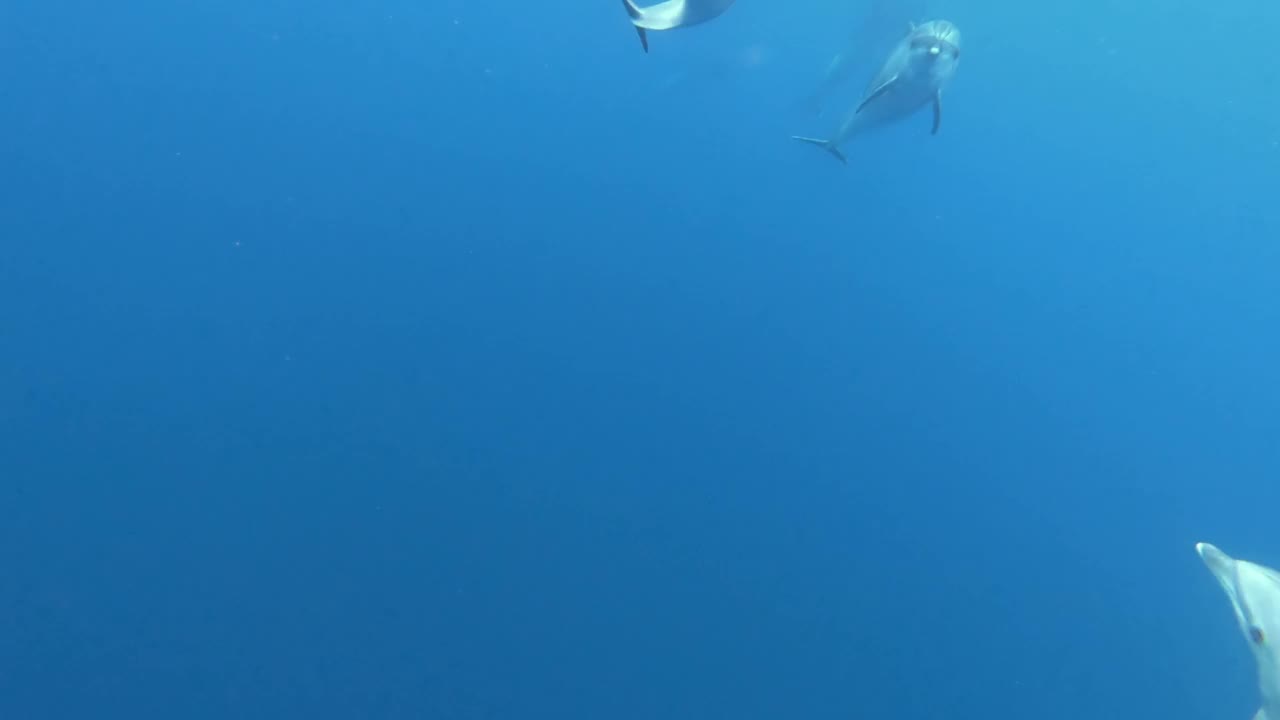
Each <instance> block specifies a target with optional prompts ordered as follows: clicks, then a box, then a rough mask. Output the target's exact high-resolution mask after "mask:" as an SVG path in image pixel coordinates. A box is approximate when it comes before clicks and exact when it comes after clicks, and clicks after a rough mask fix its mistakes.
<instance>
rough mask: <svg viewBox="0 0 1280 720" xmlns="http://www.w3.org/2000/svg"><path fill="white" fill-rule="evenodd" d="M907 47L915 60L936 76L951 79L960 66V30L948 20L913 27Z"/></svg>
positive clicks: (933, 21)
mask: <svg viewBox="0 0 1280 720" xmlns="http://www.w3.org/2000/svg"><path fill="white" fill-rule="evenodd" d="M907 45H908V47H909V48H910V52H911V55H912V56H913V59H914V60H915V61H916V62H918V63H920V64H922V65H924V66H926V67H928V68H929V71H930V72H931V73H933V74H935V75H941V76H947V77H949V76H950V75H952V74H953V73H954V72H955V71H956V67H957V66H958V65H959V64H960V30H959V29H957V28H956V26H955V25H952V24H951V23H949V22H947V21H946V20H930V21H929V22H927V23H923V24H921V25H916V26H913V27H912V28H911V34H910V35H909V36H908V37H907Z"/></svg>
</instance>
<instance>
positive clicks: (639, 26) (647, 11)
mask: <svg viewBox="0 0 1280 720" xmlns="http://www.w3.org/2000/svg"><path fill="white" fill-rule="evenodd" d="M733 3H734V0H665V2H660V3H658V4H656V5H650V6H648V7H640V6H639V5H636V3H635V0H622V5H623V7H625V8H626V9H627V15H628V16H629V17H630V18H631V24H632V25H635V27H636V33H637V34H639V35H640V47H642V48H644V51H645V52H649V36H648V35H647V32H648V31H649V30H674V29H676V28H681V27H689V26H690V25H698V24H699V23H704V22H706V21H708V20H713V19H715V18H717V17H719V16H720V15H721V14H722V13H723V12H724V11H725V10H728V9H729V6H730V5H733Z"/></svg>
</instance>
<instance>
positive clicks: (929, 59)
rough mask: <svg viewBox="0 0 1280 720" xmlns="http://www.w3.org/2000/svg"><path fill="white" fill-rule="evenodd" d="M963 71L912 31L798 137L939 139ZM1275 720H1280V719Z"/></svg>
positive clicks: (930, 29)
mask: <svg viewBox="0 0 1280 720" xmlns="http://www.w3.org/2000/svg"><path fill="white" fill-rule="evenodd" d="M959 66H960V31H959V30H958V29H956V26H955V25H952V24H951V23H949V22H947V21H946V20H931V21H929V22H927V23H924V24H923V25H912V26H911V29H910V31H909V32H908V33H907V36H906V37H904V38H903V39H902V40H901V41H899V42H898V44H897V46H896V47H894V49H893V51H892V52H891V53H889V58H888V59H887V60H885V62H884V64H883V65H882V66H881V67H880V71H879V72H877V73H876V76H875V77H874V78H872V80H871V84H870V85H868V86H867V91H866V92H865V93H863V95H862V101H861V102H859V103H858V106H857V107H855V108H854V109H853V112H851V113H849V115H848V116H847V117H846V118H845V120H844V123H843V124H841V126H840V129H839V131H837V132H836V135H835V137H833V138H831V139H829V140H823V139H820V138H809V137H800V136H798V135H792V137H793V138H794V139H796V140H799V141H801V142H806V143H809V144H811V145H817V146H818V147H820V148H822V149H823V150H826V151H827V152H829V153H831V154H832V155H834V156H835V158H836V159H837V160H839V161H840V162H842V163H846V164H847V162H848V161H847V160H846V159H845V157H844V153H842V152H840V146H841V145H843V144H844V143H845V142H847V141H848V140H849V139H850V138H852V137H853V136H854V135H857V134H858V133H861V132H863V131H864V130H868V129H871V128H873V127H879V126H881V125H886V124H888V123H891V122H894V121H896V120H901V119H902V118H905V117H907V116H908V115H911V114H912V113H914V112H915V111H917V110H919V109H920V108H922V107H924V106H925V105H928V104H930V103H932V104H933V134H934V135H936V134H938V128H939V127H940V126H941V124H942V89H943V88H944V87H945V86H946V85H947V83H949V82H950V81H951V78H952V77H954V76H955V74H956V69H957V68H958V67H959ZM1272 720H1280V717H1277V718H1273V719H1272Z"/></svg>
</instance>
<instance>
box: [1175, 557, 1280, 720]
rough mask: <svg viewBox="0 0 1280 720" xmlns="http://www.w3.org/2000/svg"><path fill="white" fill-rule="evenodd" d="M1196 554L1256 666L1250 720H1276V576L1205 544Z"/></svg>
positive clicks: (1279, 626)
mask: <svg viewBox="0 0 1280 720" xmlns="http://www.w3.org/2000/svg"><path fill="white" fill-rule="evenodd" d="M1196 552H1198V553H1200V558H1201V559H1202V560H1204V564H1205V565H1208V566H1209V571H1210V572H1212V573H1213V575H1214V577H1216V578H1218V582H1219V583H1221V584H1222V589H1223V590H1225V591H1226V593H1227V597H1229V598H1231V605H1232V607H1233V608H1234V609H1235V611H1236V620H1237V621H1238V622H1239V623H1240V632H1242V633H1243V634H1244V639H1245V641H1246V642H1248V643H1249V648H1250V649H1251V650H1253V659H1254V660H1256V661H1257V663H1258V690H1259V692H1260V693H1261V694H1262V707H1260V708H1258V712H1257V713H1256V714H1255V715H1254V716H1253V718H1254V720H1280V573H1277V572H1276V571H1275V570H1272V569H1271V568H1267V567H1263V566H1261V565H1254V564H1253V563H1251V562H1246V561H1244V560H1236V559H1234V558H1232V557H1230V556H1228V555H1227V554H1226V553H1224V552H1222V551H1221V550H1219V549H1218V548H1216V547H1214V546H1212V545H1210V544H1209V543H1196Z"/></svg>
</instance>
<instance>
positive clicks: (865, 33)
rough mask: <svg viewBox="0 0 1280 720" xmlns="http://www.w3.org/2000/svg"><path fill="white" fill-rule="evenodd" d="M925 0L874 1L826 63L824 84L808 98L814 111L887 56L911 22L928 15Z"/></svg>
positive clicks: (815, 112)
mask: <svg viewBox="0 0 1280 720" xmlns="http://www.w3.org/2000/svg"><path fill="white" fill-rule="evenodd" d="M925 4H926V0H871V2H870V4H869V5H868V6H867V7H866V9H865V11H864V12H863V14H862V16H861V17H860V18H859V19H858V22H857V23H855V24H854V28H853V31H852V32H850V33H849V37H848V39H847V40H846V42H845V44H844V49H843V50H841V51H840V52H838V53H836V55H835V56H834V57H832V58H831V62H829V63H827V69H826V72H825V74H824V75H823V77H822V83H821V84H820V85H819V86H818V89H817V90H815V91H814V92H813V93H812V94H810V95H809V97H808V98H807V100H806V101H805V103H804V104H805V105H806V106H807V107H808V109H809V110H810V111H811V112H813V113H814V114H818V115H821V114H822V109H823V105H825V104H826V101H827V99H828V98H829V97H830V96H832V95H834V94H835V93H836V92H837V91H838V90H841V89H842V88H843V87H844V86H845V84H846V83H848V82H850V81H851V80H852V79H854V78H855V77H857V76H861V75H863V73H866V74H867V75H870V74H871V72H872V71H873V70H874V69H875V66H874V63H875V62H876V61H877V60H878V59H880V58H883V57H884V56H885V54H886V53H888V52H889V51H890V50H891V49H892V48H893V45H894V43H896V42H897V41H898V40H899V39H900V38H901V35H902V28H903V27H904V26H908V25H910V21H911V20H912V19H914V18H919V17H923V16H925V15H927V14H928V13H927V12H926V8H925Z"/></svg>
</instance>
